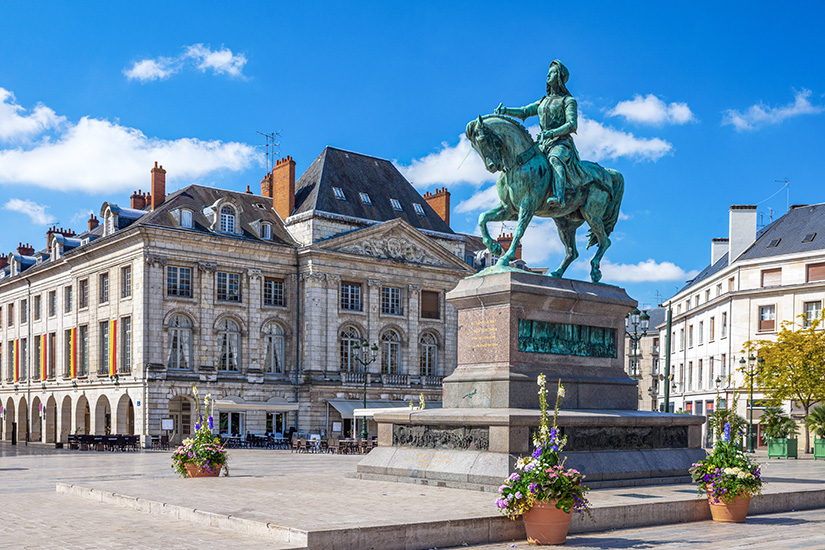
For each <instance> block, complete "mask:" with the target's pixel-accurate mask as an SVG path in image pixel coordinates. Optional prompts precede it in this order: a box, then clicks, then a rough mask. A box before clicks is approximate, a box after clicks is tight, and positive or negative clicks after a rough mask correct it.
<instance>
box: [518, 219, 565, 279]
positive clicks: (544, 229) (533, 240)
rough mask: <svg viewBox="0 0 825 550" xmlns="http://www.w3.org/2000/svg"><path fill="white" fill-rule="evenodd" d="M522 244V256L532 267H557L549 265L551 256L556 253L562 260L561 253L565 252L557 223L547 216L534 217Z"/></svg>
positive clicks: (559, 259)
mask: <svg viewBox="0 0 825 550" xmlns="http://www.w3.org/2000/svg"><path fill="white" fill-rule="evenodd" d="M521 246H522V249H521V256H522V258H523V259H524V261H525V262H527V265H529V266H531V267H550V268H551V270H552V269H555V268H556V266H555V265H553V266H548V265H547V263H548V261H549V260H550V257H551V256H554V255H555V256H556V257H558V261H561V256H560V255H563V254H564V245H562V244H561V241H560V240H559V233H558V230H557V229H556V223H555V222H554V221H553V220H551V219H547V218H533V221H532V222H530V225H529V226H527V230H526V231H525V232H524V236H523V237H522V238H521Z"/></svg>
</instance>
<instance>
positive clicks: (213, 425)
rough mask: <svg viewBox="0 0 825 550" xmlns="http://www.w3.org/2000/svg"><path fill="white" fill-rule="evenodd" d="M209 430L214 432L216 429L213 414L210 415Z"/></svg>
mask: <svg viewBox="0 0 825 550" xmlns="http://www.w3.org/2000/svg"><path fill="white" fill-rule="evenodd" d="M209 429H210V430H214V429H215V421H214V420H212V415H211V414H210V415H209Z"/></svg>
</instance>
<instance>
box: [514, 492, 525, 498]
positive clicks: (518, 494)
mask: <svg viewBox="0 0 825 550" xmlns="http://www.w3.org/2000/svg"><path fill="white" fill-rule="evenodd" d="M523 496H524V495H522V494H521V491H516V498H522V497H523Z"/></svg>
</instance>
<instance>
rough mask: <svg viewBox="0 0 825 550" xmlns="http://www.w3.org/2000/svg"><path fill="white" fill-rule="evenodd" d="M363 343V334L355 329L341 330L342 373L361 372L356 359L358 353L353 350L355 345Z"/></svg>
mask: <svg viewBox="0 0 825 550" xmlns="http://www.w3.org/2000/svg"><path fill="white" fill-rule="evenodd" d="M360 343H361V332H360V331H359V330H358V329H357V328H355V327H353V326H348V327H344V328H343V329H342V330H341V348H340V351H341V371H343V372H356V371H358V370H359V363H358V361H357V360H356V359H355V354H356V351H355V350H354V349H352V346H353V345H354V344H360Z"/></svg>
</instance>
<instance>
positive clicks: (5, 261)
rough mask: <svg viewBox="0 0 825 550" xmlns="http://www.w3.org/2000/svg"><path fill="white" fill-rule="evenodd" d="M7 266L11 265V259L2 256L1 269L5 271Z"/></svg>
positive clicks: (0, 260) (0, 257)
mask: <svg viewBox="0 0 825 550" xmlns="http://www.w3.org/2000/svg"><path fill="white" fill-rule="evenodd" d="M7 265H9V257H8V256H6V255H5V254H0V269H3V268H4V267H6V266H7Z"/></svg>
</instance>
